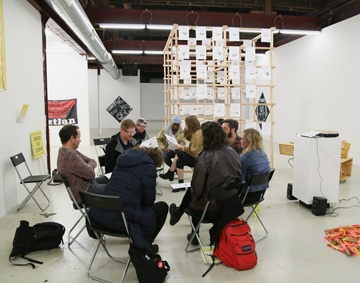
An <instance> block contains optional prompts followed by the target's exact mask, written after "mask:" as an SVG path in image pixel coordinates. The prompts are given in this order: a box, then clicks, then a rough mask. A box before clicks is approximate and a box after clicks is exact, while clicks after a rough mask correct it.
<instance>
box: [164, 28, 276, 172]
mask: <svg viewBox="0 0 360 283" xmlns="http://www.w3.org/2000/svg"><path fill="white" fill-rule="evenodd" d="M274 32H275V28H270V29H259V28H232V27H228V26H222V27H197V26H189V27H184V26H178V25H177V24H175V25H174V26H173V28H172V30H171V32H170V35H169V38H168V40H167V43H166V46H165V48H164V65H163V66H164V101H165V123H166V125H168V124H170V123H171V119H172V117H173V116H175V115H179V116H180V117H181V118H182V120H184V119H185V118H186V116H188V115H196V116H197V117H198V119H199V121H200V122H205V121H209V120H217V119H219V118H224V119H227V118H231V119H235V120H237V121H238V122H239V132H241V131H242V130H244V129H245V128H246V127H249V126H251V127H255V128H257V129H258V130H259V131H260V132H261V131H262V130H265V128H266V131H267V134H266V135H268V136H270V143H269V144H270V150H269V153H270V156H269V159H270V163H271V166H272V167H273V126H274V124H275V122H274V106H275V103H274V87H275V85H274V83H273V70H274V68H275V66H274V58H273V50H274V45H273V36H274ZM249 34H250V35H254V36H253V37H249ZM237 35H238V37H239V38H238V39H237V38H236V37H237ZM242 35H246V36H247V37H246V38H245V37H244V38H242ZM234 38H235V39H234ZM263 52H267V53H268V54H267V56H269V57H268V58H267V60H266V61H267V64H266V65H256V64H257V60H256V58H255V54H258V53H263ZM259 77H260V79H259ZM264 77H265V79H264ZM261 90H265V94H264V96H265V99H266V102H265V103H259V99H260V95H261V93H262V92H261ZM251 94H252V95H251ZM249 96H250V98H249ZM258 106H259V108H262V110H264V109H265V110H266V111H265V112H267V113H268V116H267V119H266V122H264V121H259V120H258V118H257V113H256V109H257V107H258ZM267 110H269V112H268V111H267ZM260 125H261V126H262V128H263V129H261V128H260ZM263 133H264V132H263Z"/></svg>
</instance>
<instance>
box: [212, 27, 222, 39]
mask: <svg viewBox="0 0 360 283" xmlns="http://www.w3.org/2000/svg"><path fill="white" fill-rule="evenodd" d="M212 38H213V40H222V39H223V32H222V27H213V28H212Z"/></svg>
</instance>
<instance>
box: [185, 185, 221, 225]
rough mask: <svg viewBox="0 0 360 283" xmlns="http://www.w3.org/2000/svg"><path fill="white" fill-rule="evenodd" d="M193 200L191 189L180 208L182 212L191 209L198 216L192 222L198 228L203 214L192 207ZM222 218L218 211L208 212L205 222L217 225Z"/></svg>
mask: <svg viewBox="0 0 360 283" xmlns="http://www.w3.org/2000/svg"><path fill="white" fill-rule="evenodd" d="M191 200H192V196H191V188H188V189H187V191H186V193H185V195H184V197H183V199H182V201H181V204H180V206H179V207H180V208H181V209H182V210H185V209H189V210H190V211H191V212H192V213H193V214H194V215H195V216H196V217H193V219H192V222H193V223H194V226H195V227H196V226H197V225H198V223H199V220H200V217H201V214H202V213H203V212H202V211H199V210H196V209H194V208H192V207H190V203H191ZM220 218H221V215H220V212H219V211H218V210H216V211H208V212H206V214H205V217H204V219H203V221H204V220H205V221H207V222H211V223H215V222H216V221H218V220H219V219H220Z"/></svg>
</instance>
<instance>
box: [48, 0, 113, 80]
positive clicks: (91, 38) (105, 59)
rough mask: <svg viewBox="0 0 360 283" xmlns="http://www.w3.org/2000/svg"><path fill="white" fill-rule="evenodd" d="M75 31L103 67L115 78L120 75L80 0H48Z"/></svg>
mask: <svg viewBox="0 0 360 283" xmlns="http://www.w3.org/2000/svg"><path fill="white" fill-rule="evenodd" d="M47 1H48V2H49V3H50V4H51V6H52V7H53V8H54V10H55V11H56V12H57V13H58V14H59V15H60V17H61V18H62V19H63V20H64V21H65V22H66V23H67V24H68V26H69V27H70V28H71V29H72V30H73V31H74V33H75V34H76V35H77V36H78V37H79V38H80V39H81V40H82V41H83V42H84V44H85V45H86V47H87V48H88V49H89V50H90V52H91V53H92V54H93V55H94V56H95V57H96V59H97V60H98V61H99V63H100V64H101V65H102V67H103V68H104V69H105V70H106V71H107V72H108V73H109V74H110V75H111V76H112V77H113V78H114V79H118V78H119V77H120V72H119V69H118V68H117V66H116V63H115V61H114V59H113V58H112V56H111V55H110V53H109V52H108V51H107V50H106V49H105V47H104V45H103V43H102V41H101V40H100V38H99V36H98V35H97V33H96V31H95V29H94V27H93V26H92V24H91V23H90V20H89V18H88V17H87V16H86V14H85V12H84V10H83V8H82V7H81V5H80V3H79V1H78V0H47Z"/></svg>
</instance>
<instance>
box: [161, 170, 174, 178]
mask: <svg viewBox="0 0 360 283" xmlns="http://www.w3.org/2000/svg"><path fill="white" fill-rule="evenodd" d="M159 177H160V178H161V179H164V180H169V181H172V180H174V172H172V171H170V169H169V170H168V171H167V172H166V173H165V174H160V175H159Z"/></svg>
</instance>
